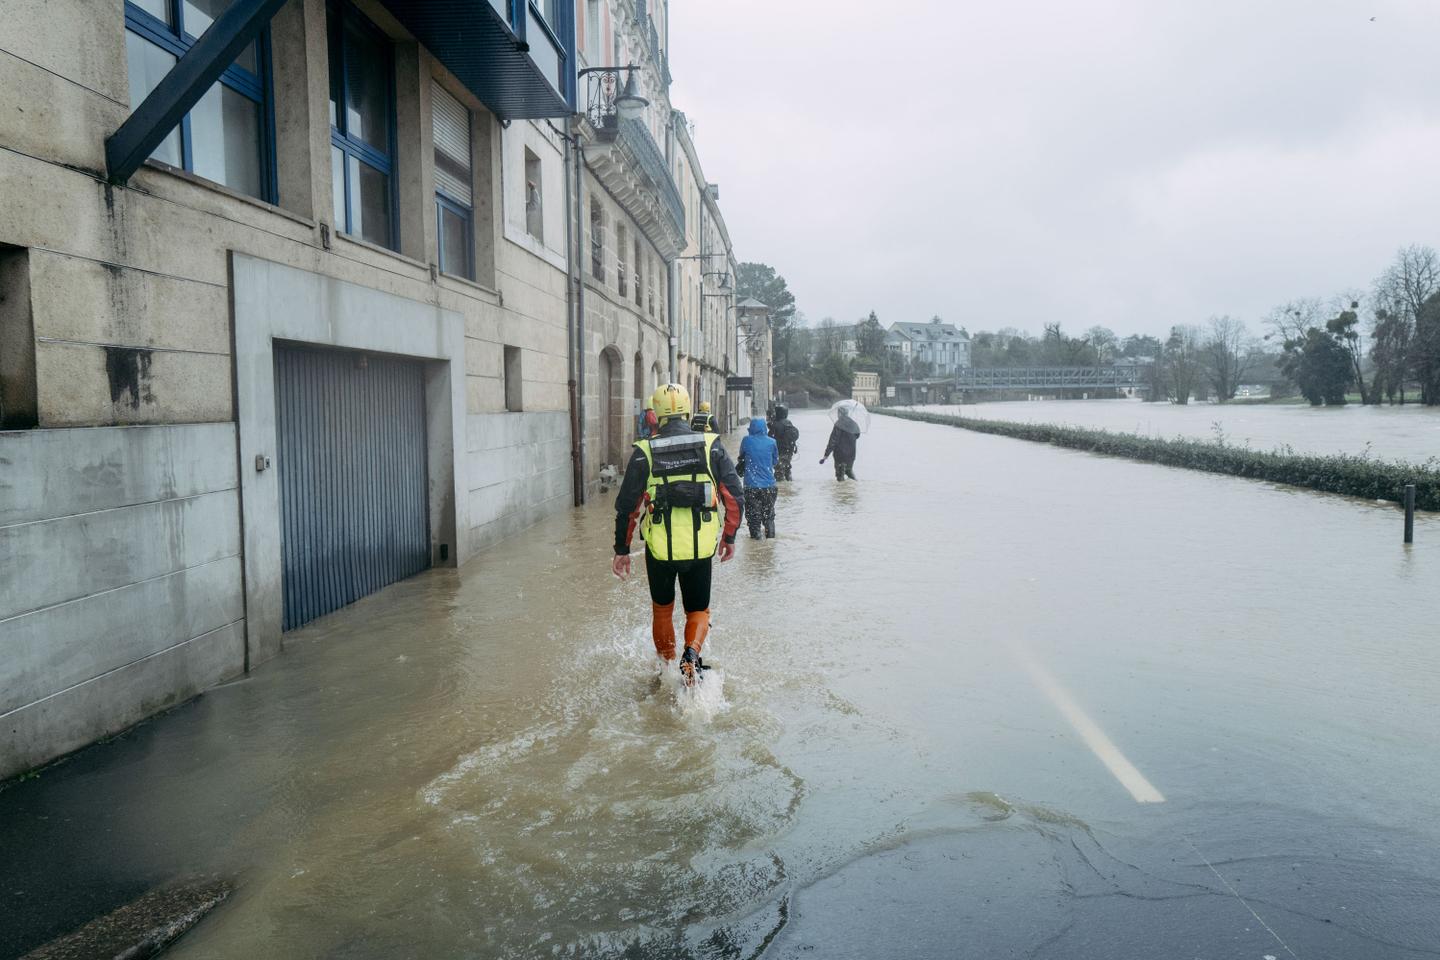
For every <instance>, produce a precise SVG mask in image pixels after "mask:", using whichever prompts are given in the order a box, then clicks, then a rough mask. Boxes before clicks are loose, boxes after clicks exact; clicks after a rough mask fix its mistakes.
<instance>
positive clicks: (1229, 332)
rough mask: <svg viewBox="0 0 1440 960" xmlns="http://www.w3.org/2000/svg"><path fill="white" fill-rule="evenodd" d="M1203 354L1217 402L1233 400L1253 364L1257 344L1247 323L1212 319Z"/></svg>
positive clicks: (1206, 332) (1202, 348)
mask: <svg viewBox="0 0 1440 960" xmlns="http://www.w3.org/2000/svg"><path fill="white" fill-rule="evenodd" d="M1201 353H1202V355H1203V362H1204V365H1205V373H1206V376H1207V377H1208V379H1209V380H1210V386H1211V387H1213V388H1214V390H1215V397H1216V399H1218V400H1219V401H1220V402H1221V403H1224V402H1225V401H1226V400H1233V399H1234V398H1235V394H1236V393H1237V392H1238V391H1239V389H1240V383H1241V381H1242V380H1244V379H1245V375H1246V374H1247V373H1248V372H1249V371H1250V367H1251V366H1252V365H1253V363H1254V355H1255V341H1254V338H1253V337H1251V336H1250V331H1249V330H1247V329H1246V328H1245V322H1244V321H1243V320H1237V319H1235V318H1234V317H1231V316H1223V317H1211V318H1210V324H1209V327H1208V328H1207V329H1206V331H1205V339H1204V342H1203V343H1202V345H1201Z"/></svg>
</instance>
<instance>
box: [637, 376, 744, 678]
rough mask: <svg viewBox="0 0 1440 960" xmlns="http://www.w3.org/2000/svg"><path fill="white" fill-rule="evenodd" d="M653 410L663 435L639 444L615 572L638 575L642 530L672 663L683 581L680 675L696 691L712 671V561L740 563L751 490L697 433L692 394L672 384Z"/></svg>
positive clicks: (655, 615) (714, 442) (656, 620)
mask: <svg viewBox="0 0 1440 960" xmlns="http://www.w3.org/2000/svg"><path fill="white" fill-rule="evenodd" d="M653 405H654V410H655V414H656V417H657V418H658V420H659V422H660V428H659V431H658V432H657V434H656V435H655V436H654V437H650V438H648V439H640V440H636V441H635V452H634V453H633V454H631V455H630V462H629V464H628V465H627V466H626V468H625V479H624V480H623V481H621V483H620V493H619V495H618V496H617V497H616V498H615V558H614V560H612V561H611V566H610V569H611V570H612V571H613V572H614V574H615V576H617V577H619V578H620V579H622V580H623V579H625V578H626V577H628V576H629V575H630V538H631V537H632V536H633V535H634V533H635V528H636V526H639V527H640V532H641V536H643V537H644V539H645V576H646V578H647V580H648V581H649V584H650V605H651V628H652V636H653V639H654V641H655V652H656V653H657V654H658V655H659V656H660V658H661V659H662V660H665V661H666V662H672V661H674V659H675V622H674V619H673V615H674V612H675V584H676V581H677V580H678V581H679V584H680V598H681V601H682V602H683V604H684V606H685V652H684V654H683V656H682V657H681V659H680V670H681V672H682V674H683V675H684V677H685V682H686V683H687V684H688V683H693V682H694V681H695V678H696V677H697V676H698V675H699V672H700V671H701V670H703V669H705V664H704V661H702V660H701V659H700V650H701V648H702V647H703V646H704V645H705V637H706V636H707V635H708V634H709V632H710V572H711V566H712V564H711V561H712V558H713V557H715V556H716V555H717V554H718V555H719V557H720V562H721V563H724V562H726V561H727V560H729V559H730V558H731V557H733V556H735V531H737V530H738V529H739V528H740V519H741V517H742V511H743V507H742V506H741V503H742V501H743V498H744V491H743V490H741V488H740V477H739V476H738V475H737V474H736V473H735V464H733V463H732V462H731V461H730V456H729V454H727V453H726V452H725V448H724V447H723V446H721V445H720V439H719V437H718V436H717V435H716V434H713V433H696V432H695V431H694V430H692V429H691V428H690V424H689V423H688V422H687V421H688V420H689V417H690V396H689V394H688V393H686V392H685V388H684V387H682V386H680V385H679V384H678V383H669V384H666V385H665V386H663V387H661V388H660V389H658V390H656V391H655V396H654V397H653ZM722 517H723V519H722Z"/></svg>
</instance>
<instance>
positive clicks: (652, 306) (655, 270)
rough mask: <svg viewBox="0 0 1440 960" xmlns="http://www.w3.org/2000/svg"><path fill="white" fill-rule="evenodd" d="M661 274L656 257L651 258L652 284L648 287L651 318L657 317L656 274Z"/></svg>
mask: <svg viewBox="0 0 1440 960" xmlns="http://www.w3.org/2000/svg"><path fill="white" fill-rule="evenodd" d="M659 272H660V263H659V261H657V260H656V259H655V258H654V257H651V258H650V282H649V285H648V286H647V288H646V289H647V294H648V299H649V301H650V316H652V317H653V316H655V274H657V273H659Z"/></svg>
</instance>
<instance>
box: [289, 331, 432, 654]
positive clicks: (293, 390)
mask: <svg viewBox="0 0 1440 960" xmlns="http://www.w3.org/2000/svg"><path fill="white" fill-rule="evenodd" d="M275 413H276V424H275V429H276V434H277V436H278V439H279V445H278V447H277V449H276V460H277V461H278V462H277V463H276V465H275V466H276V469H277V470H278V472H279V477H280V523H281V527H280V531H281V541H282V544H281V554H282V560H283V565H284V587H285V629H286V630H291V629H294V628H295V627H298V626H300V625H301V624H304V623H307V622H309V621H311V620H313V619H315V618H316V617H318V616H321V615H322V614H326V613H329V612H330V611H331V610H335V609H338V608H339V607H343V606H345V604H347V603H352V602H354V601H355V600H358V599H360V598H361V597H363V596H365V595H366V594H369V593H373V592H375V591H376V590H379V589H380V588H381V587H383V586H385V585H386V584H390V583H394V582H395V581H396V580H400V579H403V578H405V577H408V576H411V575H412V574H415V573H419V572H420V571H421V570H424V569H425V568H426V567H428V566H429V565H430V532H429V521H428V517H427V515H426V504H427V502H428V499H427V496H426V477H425V382H424V367H423V365H422V363H421V362H420V361H415V360H405V359H402V358H399V357H392V356H386V355H379V354H363V353H357V352H353V351H345V350H323V349H312V348H308V347H299V346H282V345H280V344H278V343H277V344H276V345H275Z"/></svg>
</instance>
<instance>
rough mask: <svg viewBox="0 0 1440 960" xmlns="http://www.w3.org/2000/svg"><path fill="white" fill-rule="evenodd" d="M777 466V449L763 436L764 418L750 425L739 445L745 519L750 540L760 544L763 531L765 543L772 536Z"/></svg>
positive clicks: (772, 442) (764, 434)
mask: <svg viewBox="0 0 1440 960" xmlns="http://www.w3.org/2000/svg"><path fill="white" fill-rule="evenodd" d="M779 462H780V448H779V446H778V445H777V444H776V443H775V440H774V438H772V437H770V436H767V435H766V432H765V418H764V417H756V418H755V419H754V420H751V421H750V429H749V432H748V434H747V435H746V437H745V439H744V440H742V441H740V462H739V469H740V474H741V476H743V477H744V478H745V519H746V521H748V522H749V524H750V539H752V540H759V539H760V530H761V528H764V530H765V538H766V539H767V540H769V539H771V538H773V537H774V536H775V466H776V464H778V463H779Z"/></svg>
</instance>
